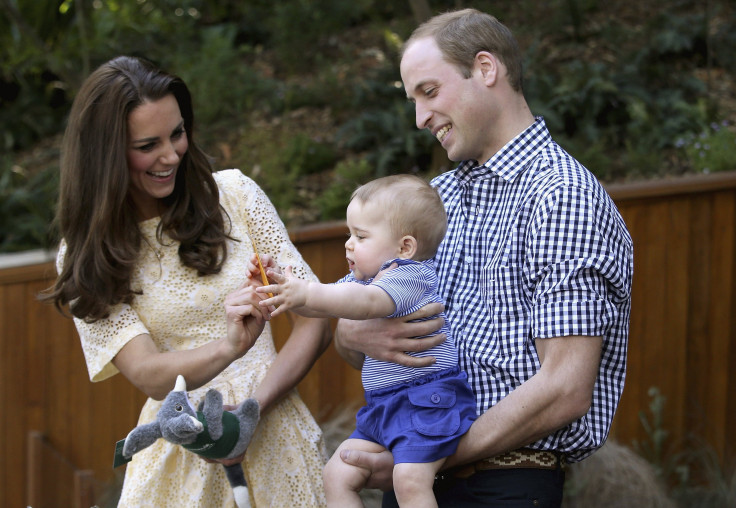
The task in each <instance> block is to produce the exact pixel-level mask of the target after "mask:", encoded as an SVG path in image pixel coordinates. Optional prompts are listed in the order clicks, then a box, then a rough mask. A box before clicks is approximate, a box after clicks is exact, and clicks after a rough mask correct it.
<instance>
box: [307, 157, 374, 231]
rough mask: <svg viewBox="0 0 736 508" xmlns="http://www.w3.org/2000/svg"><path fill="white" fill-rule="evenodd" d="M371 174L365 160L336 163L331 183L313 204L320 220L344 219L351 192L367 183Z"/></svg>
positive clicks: (370, 168)
mask: <svg viewBox="0 0 736 508" xmlns="http://www.w3.org/2000/svg"><path fill="white" fill-rule="evenodd" d="M372 173H373V167H372V166H371V165H370V164H369V163H368V161H367V160H366V159H358V160H349V159H345V160H342V161H340V162H338V163H337V166H335V171H334V177H333V179H332V182H331V183H330V185H329V187H327V189H325V191H324V192H323V193H322V194H320V195H319V197H318V198H317V200H316V203H315V204H316V205H317V208H318V209H319V211H320V219H321V220H338V219H344V218H345V210H346V209H347V207H348V204H350V196H351V195H352V194H353V191H354V190H355V189H356V188H358V186H360V185H362V184H364V183H366V182H367V181H369V180H370V179H371V175H372Z"/></svg>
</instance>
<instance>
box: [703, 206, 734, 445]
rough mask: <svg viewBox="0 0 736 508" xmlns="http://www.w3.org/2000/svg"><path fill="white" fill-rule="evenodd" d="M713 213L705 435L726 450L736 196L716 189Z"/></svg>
mask: <svg viewBox="0 0 736 508" xmlns="http://www.w3.org/2000/svg"><path fill="white" fill-rule="evenodd" d="M712 203H713V216H712V222H711V229H710V231H711V233H710V234H711V237H712V239H713V241H712V245H713V248H712V250H711V252H710V256H711V261H710V266H711V271H710V274H709V276H710V291H711V295H712V298H711V305H710V307H709V312H708V318H709V322H710V324H711V328H710V340H709V344H710V348H709V350H708V353H709V356H708V358H707V365H708V371H707V372H704V374H705V379H706V382H705V383H704V384H705V385H707V386H708V387H709V388H710V389H709V390H708V391H707V399H706V400H705V402H704V406H705V411H704V415H707V417H706V418H705V425H704V427H705V428H704V431H705V432H704V435H705V436H708V437H709V441H710V444H711V445H712V446H714V447H715V449H716V450H723V449H724V448H725V445H726V441H727V439H728V436H730V435H731V434H732V429H729V428H727V427H726V421H727V417H726V401H727V400H728V398H729V395H730V393H731V392H730V391H729V390H728V388H729V387H728V371H729V367H730V366H729V364H728V361H727V360H728V357H729V354H728V353H729V348H730V346H731V344H730V342H729V341H728V340H726V339H727V338H728V337H729V332H730V328H731V320H732V319H733V315H734V313H735V309H736V301H734V299H733V287H731V286H729V284H730V282H731V280H732V279H733V272H732V270H733V259H734V257H736V248H735V246H734V243H735V241H736V240H735V239H734V235H735V232H734V229H735V228H734V225H733V223H730V219H731V218H732V217H733V215H734V199H733V196H732V195H729V194H727V193H715V194H714V195H713V199H712Z"/></svg>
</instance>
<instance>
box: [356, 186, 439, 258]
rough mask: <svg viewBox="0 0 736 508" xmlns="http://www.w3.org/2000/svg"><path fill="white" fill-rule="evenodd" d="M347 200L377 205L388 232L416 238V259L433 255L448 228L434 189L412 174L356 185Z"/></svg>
mask: <svg viewBox="0 0 736 508" xmlns="http://www.w3.org/2000/svg"><path fill="white" fill-rule="evenodd" d="M350 200H351V201H352V200H358V201H360V202H361V203H363V204H365V203H371V204H378V205H379V206H381V209H382V210H383V213H384V216H385V218H386V220H387V221H388V223H389V226H390V228H391V231H392V232H393V233H394V234H395V235H396V236H397V237H402V236H406V235H409V236H413V237H414V238H415V239H416V241H417V252H416V254H415V255H414V258H413V259H414V260H415V261H423V260H426V259H430V258H432V257H434V255H435V253H436V252H437V248H438V247H439V245H440V243H441V242H442V239H443V238H444V237H445V232H446V231H447V214H446V213H445V206H444V205H443V204H442V200H441V199H440V196H439V194H438V193H437V190H436V189H435V188H433V187H432V186H431V185H429V183H428V182H427V181H426V180H423V179H422V178H419V177H418V176H414V175H407V174H401V175H390V176H385V177H383V178H378V179H376V180H372V181H370V182H368V183H366V184H365V185H362V186H360V187H358V188H357V189H356V190H355V192H353V195H352V197H351V198H350Z"/></svg>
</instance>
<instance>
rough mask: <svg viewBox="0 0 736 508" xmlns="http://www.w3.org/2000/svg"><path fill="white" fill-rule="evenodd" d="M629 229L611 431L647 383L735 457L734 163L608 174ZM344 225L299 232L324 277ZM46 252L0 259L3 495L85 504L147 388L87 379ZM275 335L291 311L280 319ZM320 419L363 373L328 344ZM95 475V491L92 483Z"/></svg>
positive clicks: (7, 500) (310, 388) (675, 419)
mask: <svg viewBox="0 0 736 508" xmlns="http://www.w3.org/2000/svg"><path fill="white" fill-rule="evenodd" d="M608 190H609V192H610V193H611V195H612V196H613V197H614V200H615V201H616V202H617V204H618V206H619V209H620V210H621V213H622V215H623V216H624V219H625V220H626V223H627V225H628V227H629V229H630V231H631V234H632V236H633V238H634V245H635V274H634V294H633V308H632V313H631V335H630V345H629V354H628V360H629V363H628V373H627V380H626V388H625V390H624V395H623V398H622V401H621V405H620V408H619V411H618V413H617V415H616V418H615V421H614V428H613V431H612V436H613V437H614V438H615V439H616V440H617V441H619V442H621V443H624V444H631V443H632V441H634V440H636V441H643V440H646V439H647V435H646V433H645V432H644V429H643V427H642V425H641V423H640V416H639V415H640V412H642V411H644V412H647V411H648V407H649V404H650V402H651V400H652V399H651V397H650V395H649V393H648V392H649V389H650V388H651V387H657V388H658V389H659V390H660V392H661V393H662V394H663V395H664V396H665V397H666V402H665V406H664V410H663V416H664V419H663V427H664V428H665V429H666V430H667V431H668V432H669V440H668V443H669V444H670V445H671V446H673V447H674V449H682V447H683V446H684V444H683V443H684V442H685V440H686V439H687V438H689V437H691V436H697V437H699V438H700V439H702V440H704V442H706V443H707V444H708V445H709V446H710V447H712V448H713V449H714V450H715V451H717V453H718V454H719V455H720V457H721V458H723V459H728V460H732V459H733V458H734V457H735V455H734V454H735V452H736V450H734V446H733V440H731V439H729V432H730V431H731V429H733V428H736V396H734V395H733V393H734V391H735V390H736V369H732V368H730V366H731V365H734V364H736V317H735V316H736V173H727V174H721V175H710V176H705V177H692V178H686V179H678V180H673V181H671V182H667V181H665V182H662V181H658V182H651V183H643V184H626V185H616V186H609V187H608ZM345 231H346V230H345V227H344V225H343V224H341V223H333V224H322V225H318V226H314V227H309V228H302V229H299V230H295V231H293V233H292V237H293V239H294V241H295V243H296V244H297V246H298V247H299V249H300V250H301V252H302V253H303V255H304V257H305V258H306V259H307V261H308V262H309V263H310V265H311V266H312V267H313V269H314V270H315V272H316V273H317V274H318V275H319V276H320V278H321V279H323V280H325V281H328V280H335V279H337V278H338V277H340V276H342V275H343V273H344V271H345V262H344V247H343V244H344V239H345V236H344V233H345ZM53 275H54V272H53V265H52V264H51V263H49V262H44V263H39V264H35V265H30V266H21V267H15V268H9V269H2V270H0V408H2V409H0V410H1V411H2V412H3V414H2V417H0V506H8V507H17V506H26V505H32V506H33V507H34V508H43V507H47V506H73V507H76V506H80V507H81V506H85V503H87V504H88V501H86V500H89V499H91V498H92V497H94V496H97V498H98V501H97V502H100V501H99V497H100V486H101V485H104V484H106V483H109V482H112V481H115V480H116V478H115V477H114V474H113V470H112V454H113V447H114V443H115V442H116V441H117V440H118V439H120V438H122V437H124V436H125V435H126V434H127V433H128V431H129V430H130V429H132V428H133V427H134V426H135V424H136V418H137V415H138V412H139V410H140V407H141V406H142V404H143V402H144V397H143V396H142V395H141V394H140V393H139V392H138V391H137V390H135V389H134V388H133V387H132V386H131V385H130V384H129V383H128V382H127V381H126V380H125V379H124V378H123V377H122V376H115V377H114V378H112V379H110V380H107V381H105V382H102V383H95V384H92V383H90V382H89V380H88V377H87V370H86V367H85V364H84V360H83V355H82V351H81V347H80V345H79V340H78V338H77V336H76V331H75V330H74V327H73V324H72V323H71V321H70V320H68V319H66V318H64V317H62V316H60V315H59V314H58V313H57V312H56V311H55V310H54V309H53V308H52V307H50V306H44V305H41V304H39V303H38V302H37V301H36V299H35V297H36V295H37V294H38V292H39V291H41V290H42V289H44V288H46V287H48V286H49V285H50V283H51V281H52V279H53ZM274 329H275V333H276V337H277V345H279V344H281V343H282V342H283V340H284V337H285V336H286V335H287V334H288V329H289V324H288V321H287V320H286V318H283V319H280V320H278V321H277V322H276V323H275V324H274ZM299 390H300V393H301V394H302V397H303V398H304V399H305V401H306V403H307V405H308V406H309V408H310V409H311V410H312V412H313V413H314V414H315V415H316V416H317V419H318V420H319V421H324V420H325V419H327V418H329V417H330V416H331V415H332V414H334V411H335V410H337V409H339V408H341V407H343V406H345V405H348V404H351V403H356V404H357V403H360V402H361V401H362V389H361V385H360V376H359V375H358V373H357V372H355V371H354V370H352V369H351V368H350V367H348V366H347V365H346V364H345V363H344V362H343V361H342V360H341V359H340V358H339V356H338V355H337V354H336V352H335V351H334V348H329V349H328V351H327V352H325V354H324V355H323V356H322V357H321V358H320V359H319V361H318V362H317V364H316V366H315V368H314V369H312V371H311V372H310V373H309V374H308V375H307V377H306V378H305V379H304V381H303V382H302V383H301V384H300V386H299ZM95 486H96V488H97V491H96V492H94V491H95Z"/></svg>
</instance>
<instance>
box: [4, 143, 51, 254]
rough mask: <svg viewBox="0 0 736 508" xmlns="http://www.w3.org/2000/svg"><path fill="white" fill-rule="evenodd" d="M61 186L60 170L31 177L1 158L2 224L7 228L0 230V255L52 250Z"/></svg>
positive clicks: (42, 172) (6, 158)
mask: <svg viewBox="0 0 736 508" xmlns="http://www.w3.org/2000/svg"><path fill="white" fill-rule="evenodd" d="M58 184H59V181H58V167H53V166H52V167H48V168H46V169H44V170H43V171H40V172H38V173H37V174H35V175H29V174H27V172H26V171H25V170H23V169H22V168H20V167H18V166H13V165H12V163H11V162H10V160H9V158H8V157H3V158H2V159H0V224H4V225H7V227H6V226H4V227H2V228H0V252H18V251H22V250H28V249H38V248H41V247H43V248H49V247H51V241H52V239H51V238H50V234H49V225H50V224H51V222H52V220H53V218H54V217H53V215H54V204H55V202H56V193H57V187H58ZM11 226H12V227H11Z"/></svg>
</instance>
